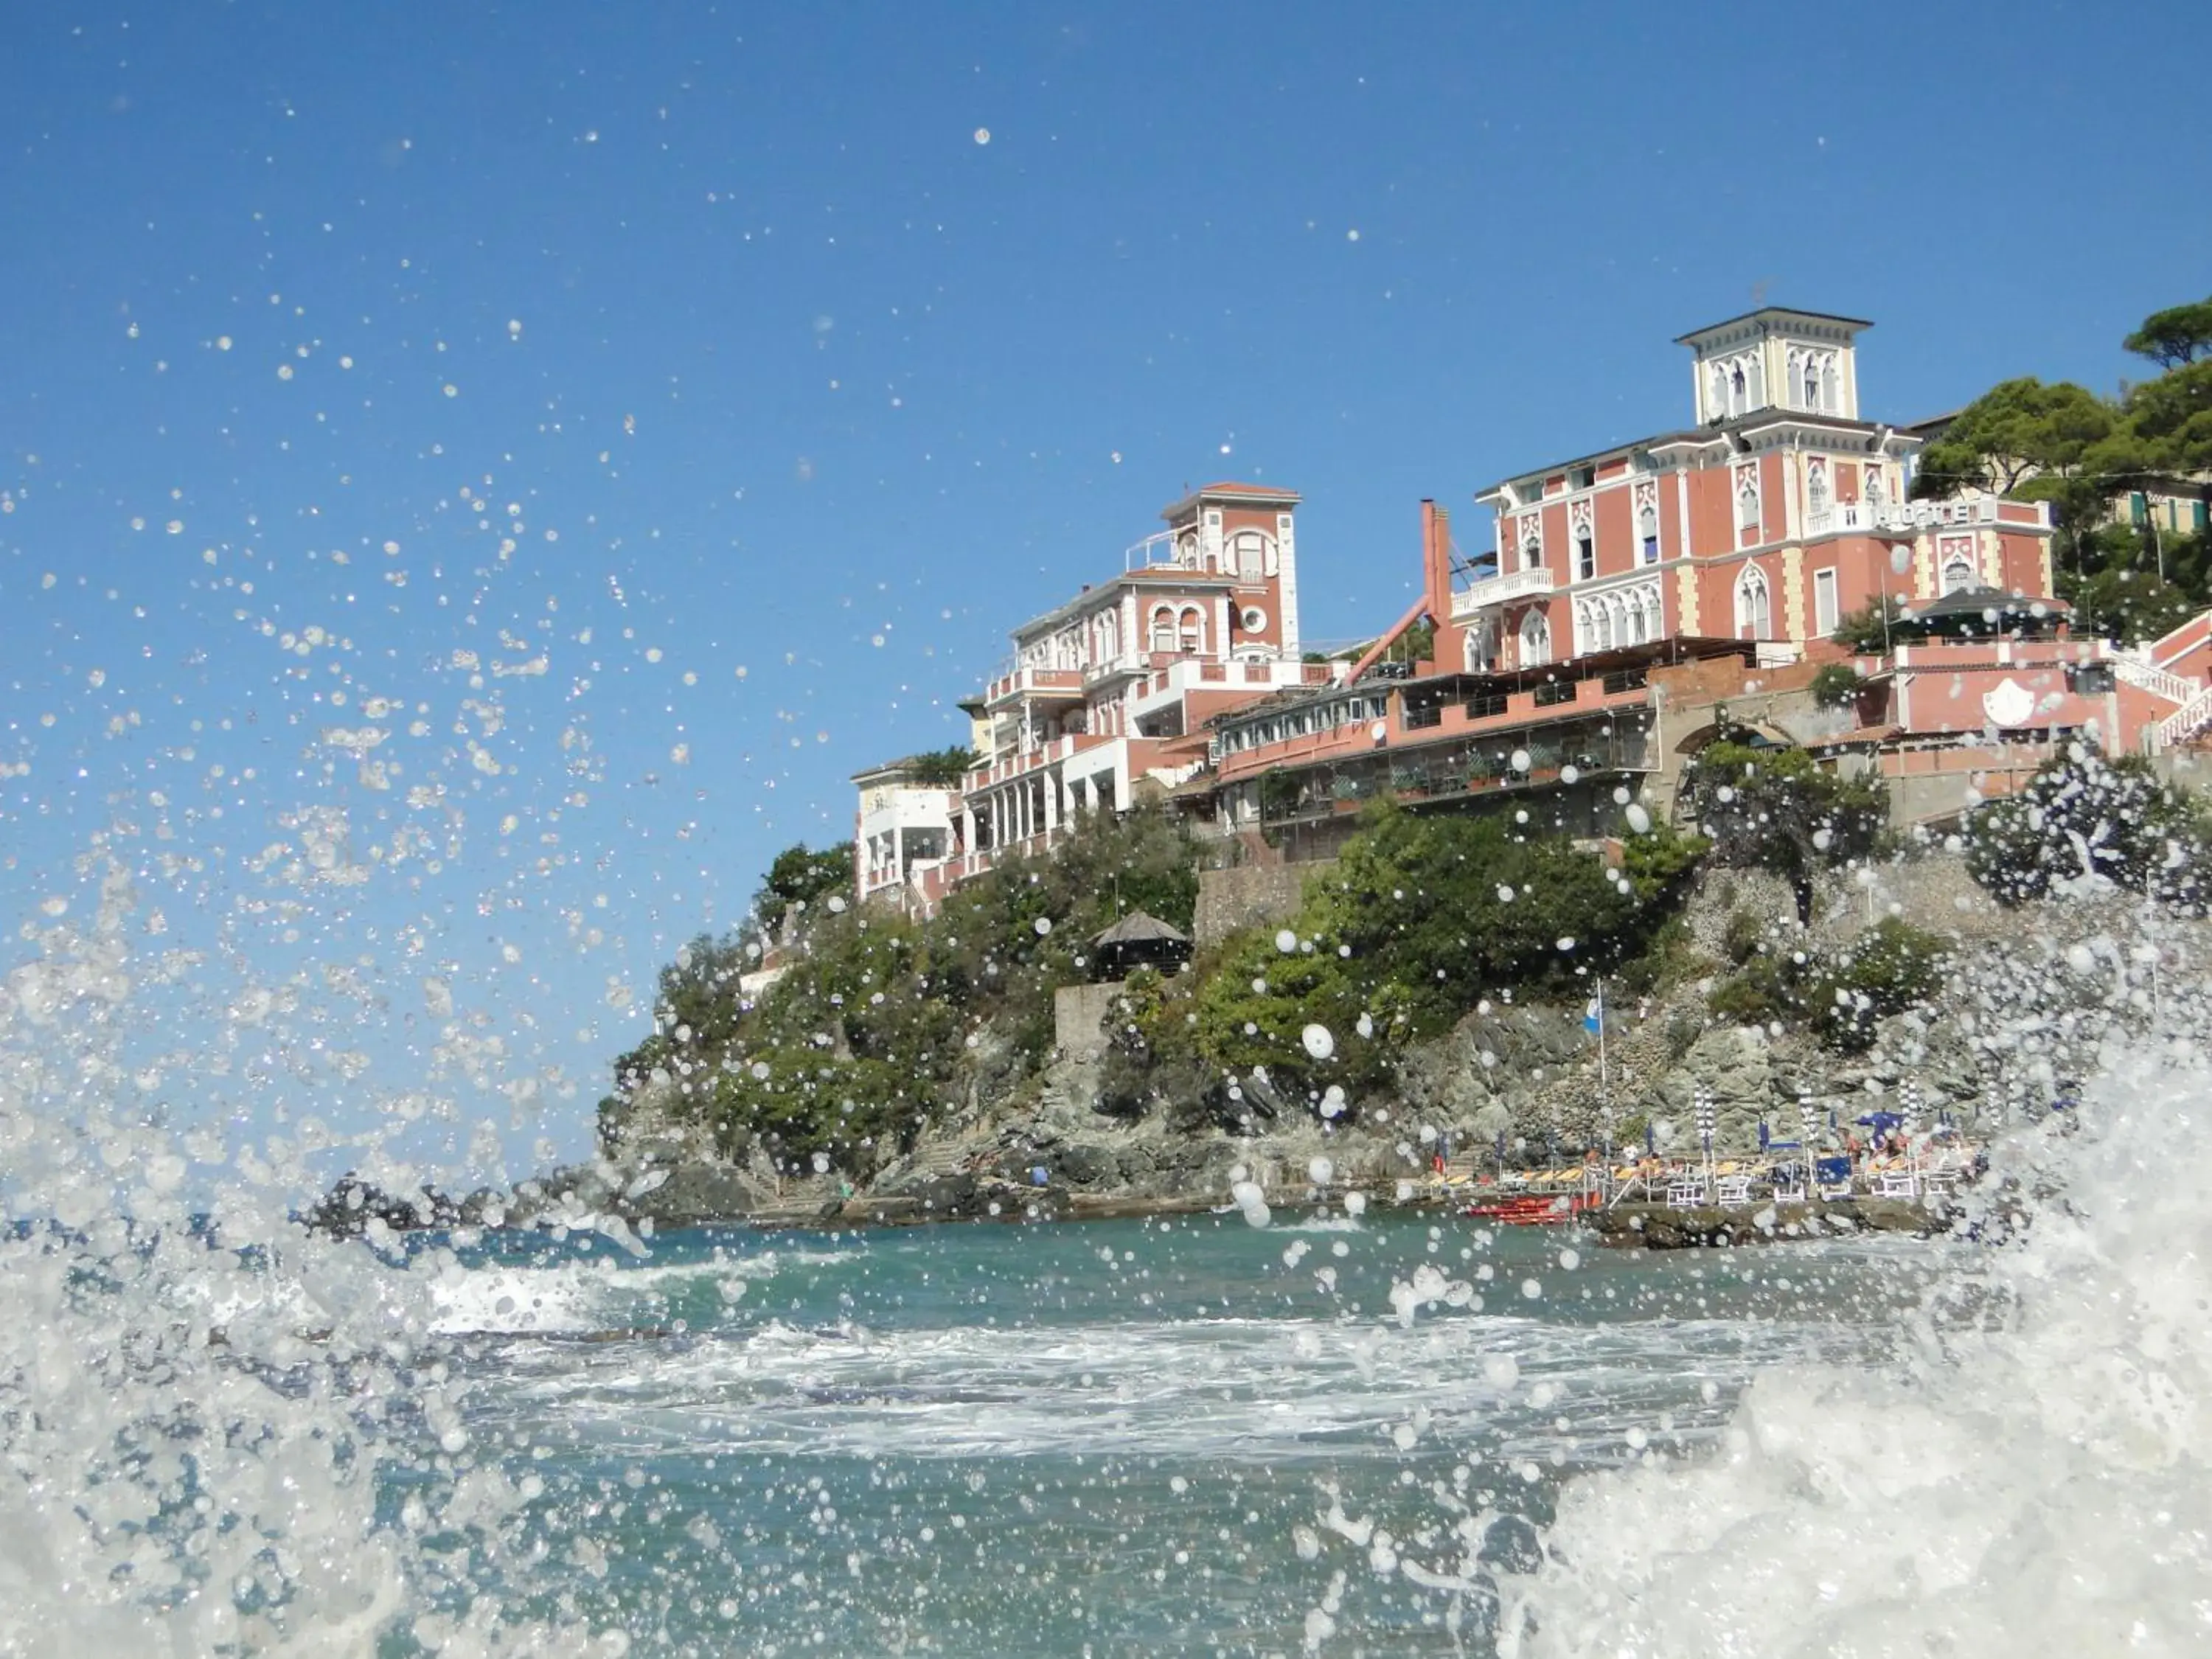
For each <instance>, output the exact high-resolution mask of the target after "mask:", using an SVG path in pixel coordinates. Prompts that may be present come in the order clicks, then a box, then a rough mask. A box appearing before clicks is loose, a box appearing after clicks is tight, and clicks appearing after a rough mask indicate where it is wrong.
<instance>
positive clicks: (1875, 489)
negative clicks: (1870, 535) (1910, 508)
mask: <svg viewBox="0 0 2212 1659" xmlns="http://www.w3.org/2000/svg"><path fill="white" fill-rule="evenodd" d="M1888 495H1889V486H1888V485H1887V484H1886V483H1883V482H1882V476H1881V468H1880V467H1878V466H1870V467H1869V468H1868V469H1867V475H1866V498H1867V505H1868V506H1869V507H1872V508H1873V509H1874V510H1875V511H1876V512H1877V513H1878V512H1880V511H1881V505H1882V503H1883V501H1886V500H1887V498H1888Z"/></svg>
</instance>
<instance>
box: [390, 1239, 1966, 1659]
mask: <svg viewBox="0 0 2212 1659" xmlns="http://www.w3.org/2000/svg"><path fill="white" fill-rule="evenodd" d="M1278 1224H1279V1225H1275V1226H1273V1227H1270V1228H1267V1229H1265V1230H1261V1229H1255V1228H1253V1227H1250V1226H1248V1225H1246V1224H1245V1222H1244V1221H1243V1219H1242V1218H1239V1217H1237V1216H1236V1215H1234V1214H1231V1215H1229V1216H1226V1217H1220V1218H1216V1217H1203V1218H1195V1219H1191V1218H1176V1219H1175V1220H1172V1221H1154V1222H1137V1221H1132V1222H1115V1223H1093V1224H1088V1225H978V1226H946V1227H939V1228H934V1229H927V1230H913V1231H883V1232H872V1233H865V1234H846V1235H833V1234H806V1235H793V1234H785V1235H774V1236H770V1235H757V1234H749V1233H735V1232H711V1231H701V1232H687V1233H681V1234H676V1235H672V1236H665V1237H660V1238H659V1239H656V1240H653V1241H651V1242H650V1243H649V1248H648V1253H647V1255H645V1256H643V1257H642V1258H633V1257H631V1256H629V1255H625V1254H623V1252H621V1251H619V1250H617V1249H614V1248H613V1247H612V1246H611V1244H610V1243H609V1242H608V1241H607V1240H605V1239H604V1238H586V1237H574V1238H570V1239H568V1240H565V1241H561V1242H556V1241H554V1240H551V1239H550V1238H545V1237H535V1238H531V1237H522V1236H519V1235H517V1236H494V1237H493V1238H492V1239H491V1240H490V1241H489V1242H487V1243H483V1244H481V1245H478V1246H475V1247H471V1248H468V1249H463V1250H461V1251H459V1253H458V1261H459V1265H463V1266H465V1267H468V1268H469V1269H470V1271H468V1272H467V1273H465V1274H458V1273H453V1272H451V1271H450V1270H449V1271H448V1273H447V1275H446V1277H447V1285H446V1287H445V1289H444V1290H443V1291H442V1292H441V1304H442V1306H443V1309H444V1314H443V1317H442V1319H441V1330H442V1334H441V1337H440V1339H439V1349H438V1352H437V1353H436V1354H435V1363H440V1364H444V1365H445V1366H446V1367H447V1372H448V1376H449V1377H450V1379H451V1380H452V1382H453V1383H454V1384H455V1385H457V1392H458V1395H459V1398H461V1399H462V1400H463V1401H465V1407H464V1409H465V1413H466V1421H467V1427H468V1430H469V1431H470V1434H471V1439H472V1445H471V1450H470V1452H469V1453H468V1454H467V1455H465V1456H463V1457H462V1458H460V1459H459V1467H458V1468H447V1469H439V1468H435V1467H434V1462H433V1460H432V1459H430V1458H428V1457H426V1459H425V1460H424V1467H423V1469H422V1473H421V1474H420V1476H419V1478H420V1479H422V1480H440V1481H444V1480H453V1479H455V1478H460V1479H465V1477H466V1471H467V1468H468V1466H469V1465H470V1463H471V1462H472V1461H475V1460H482V1461H483V1462H489V1463H492V1464H495V1465H498V1466H501V1467H503V1468H505V1469H506V1470H507V1472H509V1473H510V1474H512V1473H515V1472H521V1471H527V1472H528V1473H530V1474H534V1475H535V1476H536V1477H537V1478H538V1480H540V1481H542V1482H543V1486H544V1490H543V1492H542V1494H541V1495H540V1496H538V1498H536V1499H535V1500H534V1501H533V1502H532V1504H530V1505H528V1506H527V1507H526V1510H525V1511H524V1513H523V1515H522V1516H520V1518H519V1519H513V1520H509V1521H507V1522H501V1524H500V1525H499V1526H497V1527H496V1528H489V1529H488V1530H487V1531H486V1532H485V1534H483V1535H482V1536H477V1537H471V1536H468V1535H466V1534H454V1535H453V1536H452V1537H451V1538H449V1539H447V1540H444V1541H439V1540H433V1541H431V1543H432V1547H434V1548H437V1547H445V1548H447V1549H449V1550H451V1551H452V1552H453V1554H454V1561H455V1577H456V1579H457V1580H460V1579H463V1578H465V1579H467V1580H470V1581H472V1582H474V1583H477V1584H478V1585H481V1586H483V1587H485V1588H493V1587H496V1589H498V1591H499V1592H500V1593H501V1595H503V1596H504V1597H505V1598H506V1600H507V1603H508V1605H509V1606H510V1607H512V1608H513V1610H514V1611H516V1612H518V1613H520V1612H529V1613H538V1614H547V1615H552V1616H554V1617H556V1618H557V1619H558V1620H561V1621H562V1622H564V1623H566V1622H570V1621H581V1622H583V1623H586V1624H587V1625H588V1626H591V1627H592V1628H600V1627H603V1626H617V1627H619V1628H620V1629H622V1630H623V1631H624V1632H628V1634H629V1637H630V1638H631V1642H632V1648H631V1650H632V1651H636V1652H656V1653H657V1652H664V1651H665V1652H671V1653H685V1654H723V1653H745V1654H755V1653H757V1654H763V1655H771V1654H778V1653H784V1654H789V1653H800V1652H827V1653H838V1654H873V1653H883V1654H899V1653H948V1654H981V1653H1000V1654H1006V1653H1018V1654H1041V1655H1046V1654H1049V1655H1063V1654H1065V1655H1077V1654H1086V1653H1087V1654H1100V1655H1103V1654H1108V1653H1129V1652H1152V1653H1200V1654H1212V1653H1221V1654H1270V1653H1284V1654H1290V1653H1297V1652H1301V1651H1306V1650H1310V1646H1311V1645H1312V1644H1319V1646H1320V1647H1321V1648H1322V1650H1325V1651H1327V1652H1329V1653H1363V1652H1364V1653H1393V1654H1398V1653H1431V1652H1435V1653H1457V1652H1467V1653H1474V1654H1481V1653H1486V1652H1488V1651H1489V1650H1490V1643H1489V1640H1488V1628H1489V1621H1490V1619H1491V1616H1492V1613H1493V1611H1494V1605H1495V1604H1494V1598H1493V1595H1492V1591H1491V1584H1492V1574H1493V1573H1495V1572H1496V1571H1500V1570H1504V1571H1516V1570H1525V1569H1526V1568H1527V1567H1528V1566H1529V1565H1531V1564H1532V1563H1533V1561H1534V1552H1535V1550H1536V1548H1537V1540H1538V1538H1539V1536H1540V1534H1541V1528H1542V1527H1543V1526H1544V1525H1545V1524H1546V1523H1547V1522H1548V1520H1549V1518H1550V1516H1551V1510H1552V1504H1553V1499H1554V1497H1555V1495H1556V1493H1557V1492H1558V1489H1559V1484H1560V1483H1561V1482H1562V1481H1563V1480H1565V1479H1566V1478H1567V1477H1569V1476H1571V1475H1572V1474H1575V1473H1576V1472H1577V1471H1580V1470H1584V1469H1589V1468H1595V1467H1601V1466H1607V1465H1616V1464H1619V1463H1621V1462H1626V1461H1628V1460H1631V1459H1635V1458H1644V1457H1649V1458H1672V1457H1696V1456H1698V1455H1700V1451H1701V1448H1703V1447H1704V1446H1705V1444H1707V1443H1709V1442H1710V1440H1711V1437H1712V1436H1713V1435H1714V1434H1715V1432H1717V1429H1718V1426H1719V1425H1720V1424H1721V1423H1722V1422H1723V1419H1725V1417H1726V1415H1727V1413H1729V1409H1730V1408H1731V1407H1732V1406H1733V1404H1734V1402H1735V1396H1736V1395H1737V1394H1738V1392H1739V1391H1740V1389H1741V1386H1742V1384H1743V1383H1744V1382H1745V1381H1746V1380H1747V1377H1748V1376H1750V1375H1751V1374H1752V1372H1753V1370H1755V1369H1759V1368H1764V1367H1766V1366H1770V1365H1774V1364H1788V1363H1790V1362H1793V1361H1798V1360H1819V1361H1823V1362H1827V1363H1841V1364H1855V1363H1863V1362H1869V1361H1871V1360H1874V1359H1875V1358H1883V1357H1887V1354H1888V1352H1889V1351H1890V1347H1891V1345H1892V1344H1893V1341H1894V1340H1895V1337H1894V1335H1893V1333H1894V1331H1895V1329H1896V1326H1895V1322H1894V1315H1895V1313H1896V1311H1897V1310H1899V1307H1900V1306H1902V1305H1904V1304H1908V1303H1911V1302H1912V1301H1914V1300H1915V1299H1917V1295H1918V1293H1919V1291H1920V1289H1921V1288H1922V1286H1923V1285H1924V1284H1925V1283H1926V1282H1927V1280H1928V1279H1929V1276H1930V1274H1931V1273H1934V1272H1936V1270H1937V1269H1938V1267H1939V1266H1940V1264H1941V1262H1942V1259H1943V1255H1942V1251H1940V1250H1938V1249H1936V1247H1931V1246H1929V1245H1925V1244H1917V1243H1911V1242H1910V1241H1899V1240H1887V1241H1878V1242H1869V1243H1863V1244H1832V1243H1822V1244H1799V1245H1792V1246H1789V1247H1778V1248H1772V1249H1757V1250H1742V1251H1736V1252H1717V1253H1699V1254H1695V1255H1689V1254H1685V1255H1672V1256H1630V1255H1620V1254H1616V1253H1612V1252H1607V1251H1603V1250H1600V1249H1596V1248H1595V1247H1594V1245H1593V1244H1592V1243H1590V1242H1589V1240H1587V1239H1586V1238H1582V1237H1577V1236H1575V1235H1572V1234H1567V1233H1563V1232H1559V1231H1549V1230H1535V1229H1522V1230H1514V1229H1505V1230H1499V1231H1491V1230H1486V1229H1484V1228H1482V1227H1480V1226H1479V1225H1476V1224H1474V1223H1470V1222H1468V1221H1465V1220H1461V1219H1456V1218H1439V1217H1434V1216H1421V1217H1402V1216H1401V1217H1390V1216H1377V1215H1374V1214H1370V1215H1369V1216H1367V1217H1365V1218H1362V1219H1361V1220H1359V1221H1358V1222H1354V1221H1352V1220H1351V1219H1350V1218H1344V1217H1341V1216H1337V1217H1323V1218H1310V1219H1307V1220H1304V1221H1300V1220H1298V1219H1297V1218H1294V1217H1291V1216H1287V1215H1285V1214H1284V1213H1283V1212H1278ZM418 1248H420V1249H430V1248H438V1247H434V1246H428V1245H425V1246H421V1247H418ZM1394 1288H1395V1300H1394ZM425 1363H426V1364H428V1363H431V1362H430V1361H429V1360H426V1361H425ZM403 1498H404V1492H399V1491H398V1490H397V1489H396V1488H395V1489H394V1491H393V1492H392V1493H391V1494H390V1500H391V1502H392V1504H398V1502H400V1501H401V1500H402V1499H403Z"/></svg>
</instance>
